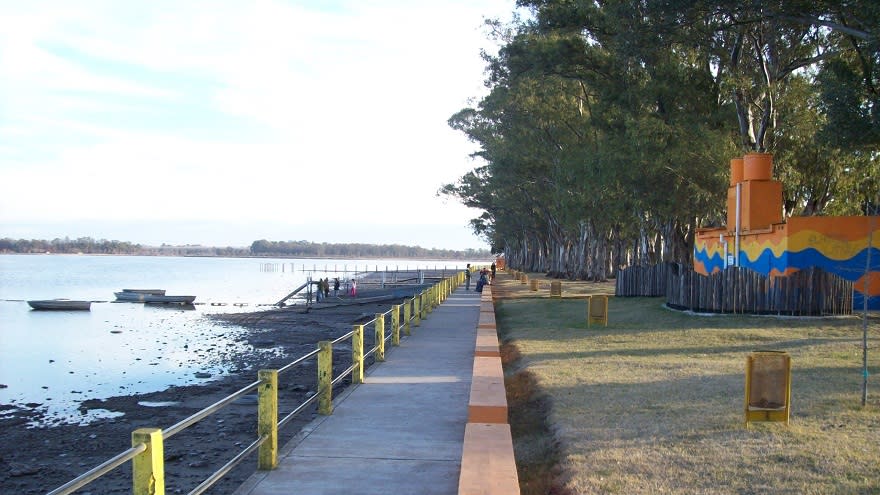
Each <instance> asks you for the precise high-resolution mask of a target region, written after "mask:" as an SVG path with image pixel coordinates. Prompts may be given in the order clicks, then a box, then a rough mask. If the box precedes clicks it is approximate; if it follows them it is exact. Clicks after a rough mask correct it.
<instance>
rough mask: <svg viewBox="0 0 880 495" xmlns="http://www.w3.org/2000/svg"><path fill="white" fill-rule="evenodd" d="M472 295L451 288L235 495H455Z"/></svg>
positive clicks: (476, 309)
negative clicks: (330, 410) (409, 332)
mask: <svg viewBox="0 0 880 495" xmlns="http://www.w3.org/2000/svg"><path fill="white" fill-rule="evenodd" d="M479 296H480V294H478V293H475V292H473V290H472V291H470V292H468V291H465V290H464V288H463V287H460V288H458V289H457V290H456V291H455V292H454V293H453V294H452V295H451V296H450V297H449V298H448V299H447V300H446V301H445V302H444V303H443V304H441V305H440V306H439V307H437V308H435V309H434V311H433V312H432V313H431V314H429V315H428V317H427V319H424V320H422V324H421V326H419V327H415V326H413V327H412V335H411V336H410V337H407V338H405V339H403V338H402V339H401V343H400V346H399V347H391V346H390V344H389V345H386V348H385V349H386V352H385V357H386V361H385V362H384V363H376V364H374V365H373V366H371V367H370V368H369V369H368V370H367V374H366V377H365V378H366V379H365V383H364V384H362V385H356V386H351V387H349V388H348V389H346V391H345V392H344V393H342V394H340V395H339V397H337V398H334V401H333V407H334V410H333V414H332V415H330V416H321V417H318V418H317V419H315V420H314V421H313V422H312V423H310V424H309V425H307V426H306V427H305V428H304V429H303V430H302V431H301V432H300V434H299V435H297V437H296V438H294V439H293V440H292V441H291V442H290V443H288V444H287V445H285V446H284V448H282V449H281V451H280V454H279V465H278V468H277V469H275V470H273V471H261V472H258V473H256V474H255V475H254V476H252V477H251V478H250V479H248V480H247V481H246V482H245V483H244V484H243V485H242V486H241V487H240V488H239V489H238V490H237V491H236V492H235V494H236V495H281V494H284V495H288V494H293V493H303V494H309V495H323V494H349V493H359V494H377V495H378V494H382V495H385V494H388V493H418V494H422V495H434V494H437V495H440V494H443V495H450V494H456V493H457V492H458V478H459V473H460V466H461V454H462V444H463V441H464V430H465V425H466V424H467V421H468V397H469V392H470V383H471V375H472V373H473V362H474V342H475V338H476V328H477V322H478V320H479V315H480V297H479Z"/></svg>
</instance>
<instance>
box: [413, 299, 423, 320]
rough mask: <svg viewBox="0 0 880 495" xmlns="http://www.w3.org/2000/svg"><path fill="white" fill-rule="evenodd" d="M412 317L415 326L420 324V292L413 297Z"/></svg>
mask: <svg viewBox="0 0 880 495" xmlns="http://www.w3.org/2000/svg"><path fill="white" fill-rule="evenodd" d="M413 318H414V319H415V324H416V326H419V325H421V324H422V294H421V293H419V294H417V295H416V296H415V297H413Z"/></svg>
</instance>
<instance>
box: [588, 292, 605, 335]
mask: <svg viewBox="0 0 880 495" xmlns="http://www.w3.org/2000/svg"><path fill="white" fill-rule="evenodd" d="M593 323H601V324H602V325H605V326H608V296H606V295H602V294H594V295H591V296H587V326H588V327H589V326H590V325H592V324H593Z"/></svg>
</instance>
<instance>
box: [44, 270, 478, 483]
mask: <svg viewBox="0 0 880 495" xmlns="http://www.w3.org/2000/svg"><path fill="white" fill-rule="evenodd" d="M464 280H465V277H464V272H463V271H461V272H457V273H454V274H453V275H451V276H449V277H446V278H443V279H441V280H440V281H439V282H437V283H436V284H434V285H432V286H430V287H428V288H427V289H425V290H424V291H422V292H420V293H419V294H416V295H415V296H413V297H412V298H408V299H404V302H403V303H402V304H396V305H392V306H391V309H389V310H388V311H386V312H384V313H378V314H376V317H375V318H373V319H372V320H370V321H367V322H365V323H363V324H359V325H354V326H353V328H352V330H351V331H350V332H348V333H346V334H345V335H342V336H340V337H338V338H336V339H334V340H328V341H321V342H318V344H317V348H316V349H314V350H312V351H311V352H309V353H307V354H305V355H303V356H300V357H299V358H297V359H295V360H294V361H292V362H290V363H288V364H286V365H284V366H283V367H281V368H279V369H277V370H272V369H268V370H260V371H259V372H258V373H257V380H256V381H255V382H253V383H251V384H249V385H247V386H245V387H243V388H241V389H239V390H238V391H236V392H234V393H232V394H230V395H228V396H226V397H224V398H223V399H221V400H219V401H217V402H215V403H214V404H212V405H210V406H208V407H206V408H204V409H202V410H201V411H199V412H197V413H195V414H193V415H191V416H189V417H188V418H186V419H184V420H182V421H180V422H178V423H176V424H174V425H172V426H170V427H169V428H166V429H164V430H162V429H161V428H138V429H137V430H135V431H133V432H132V436H131V439H132V440H131V442H132V446H131V448H129V449H128V450H125V451H124V452H121V453H119V454H117V455H115V456H113V457H112V458H110V459H108V460H107V461H105V462H104V463H102V464H100V465H98V466H96V467H94V468H93V469H91V470H89V471H87V472H85V473H83V474H82V475H80V476H78V477H76V478H75V479H73V480H71V481H69V482H67V483H65V484H64V485H62V486H60V487H58V488H56V489H54V490H52V491H51V492H49V493H48V495H67V494H70V493H73V492H75V491H77V490H79V489H80V488H82V487H84V486H86V485H88V484H90V483H92V482H94V481H95V480H97V479H99V478H100V477H102V476H104V475H105V474H107V473H109V472H111V471H113V470H114V469H116V468H118V467H120V466H122V465H123V464H125V463H127V462H128V461H131V464H132V474H133V476H132V493H133V494H135V495H146V494H156V493H165V466H164V458H165V456H164V443H165V442H166V441H167V440H169V439H170V438H172V437H173V436H174V435H176V434H178V433H180V432H182V431H183V430H185V429H186V428H188V427H190V426H192V425H194V424H196V423H198V422H200V421H202V420H203V419H205V418H207V417H209V416H211V415H212V414H214V413H216V412H218V411H219V410H221V409H223V408H224V407H226V406H228V405H230V404H232V403H233V402H235V401H236V400H238V399H240V398H241V397H243V396H245V395H248V394H251V393H252V392H254V391H256V392H257V437H256V439H254V440H253V442H251V443H250V444H249V445H247V446H246V447H244V449H243V450H242V451H240V452H239V453H238V454H236V455H235V456H234V457H232V459H230V460H229V461H228V462H227V463H226V464H224V465H223V466H222V467H220V468H219V469H218V470H217V471H215V472H214V473H213V474H212V475H211V476H209V477H208V478H207V479H205V480H204V481H203V482H202V483H201V484H199V485H198V486H197V487H195V488H194V489H193V490H192V491H190V492H189V493H190V495H195V494H200V493H204V492H205V491H206V490H208V489H209V488H211V487H212V486H213V485H214V484H216V483H217V482H218V481H220V480H221V479H222V478H223V477H224V476H225V475H226V474H228V473H229V472H230V471H231V470H232V469H234V468H235V467H236V466H238V465H239V464H240V463H241V462H242V461H244V460H245V459H246V458H248V457H249V456H250V455H251V454H253V453H255V452H256V453H257V469H259V470H270V469H275V467H276V466H277V465H278V443H279V442H278V430H279V429H280V428H282V427H284V426H285V425H287V424H288V423H289V422H290V421H291V420H293V419H294V418H296V417H297V416H298V415H299V414H300V413H302V412H303V411H304V410H305V409H306V408H307V407H309V406H310V405H312V404H314V403H316V402H317V409H318V413H319V414H325V415H327V414H332V413H333V395H332V394H333V386H334V385H336V384H338V383H339V382H341V381H343V380H344V379H345V378H346V377H350V378H351V383H353V384H354V383H363V381H364V360H365V359H366V358H367V357H370V356H373V358H374V359H375V360H376V361H384V360H385V344H386V343H387V342H388V341H390V342H391V345H392V346H396V345H399V343H400V332H401V330H402V331H403V332H404V335H407V336H408V335H410V334H411V331H412V327H413V326H416V327H418V326H419V325H420V324H421V321H422V320H423V319H425V318H427V316H428V315H429V314H430V313H431V312H432V311H433V310H434V308H436V307H437V306H439V305H440V304H441V303H442V302H443V301H445V300H446V299H447V298H448V297H449V295H450V294H451V293H452V291H454V290H455V289H456V288H457V287H458V286H459V285H461V284H462V283H463V282H464ZM386 318H388V319H390V325H389V326H390V328H391V333H390V334H386V331H385V328H386V323H385V322H386ZM369 326H372V328H373V331H374V336H375V339H374V345H373V347H372V348H370V349H368V350H364V331H365V329H366V328H367V327H369ZM349 339H351V349H352V355H351V359H352V363H351V366H349V367H348V368H347V369H345V370H344V371H342V372H341V373H339V374H338V375H337V376H335V377H334V376H333V346H334V345H335V344H338V343H340V342H343V341H346V340H349ZM311 359H317V369H318V373H317V380H318V382H317V383H318V385H317V393H315V394H314V395H312V396H311V397H309V398H308V399H306V400H305V401H304V402H302V403H301V404H300V405H299V406H297V407H296V408H294V409H293V410H292V411H291V412H290V413H288V414H287V415H286V416H285V417H284V418H282V419H281V420H280V421H279V420H278V390H279V387H278V381H279V377H280V376H281V375H283V374H284V373H285V372H287V371H290V370H291V369H293V368H294V367H296V366H299V365H302V364H303V363H304V362H306V361H309V360H311Z"/></svg>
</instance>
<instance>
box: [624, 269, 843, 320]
mask: <svg viewBox="0 0 880 495" xmlns="http://www.w3.org/2000/svg"><path fill="white" fill-rule="evenodd" d="M615 295H616V296H618V297H658V296H664V295H665V296H666V304H667V305H668V306H670V307H673V308H677V309H687V310H692V311H699V312H706V313H742V314H780V315H800V316H821V315H848V314H852V305H853V288H852V282H850V281H848V280H845V279H843V278H841V277H840V276H838V275H835V274H833V273H828V272H826V271H824V270H822V269H821V268H808V269H804V270H800V271H797V272H795V273H793V274H791V275H788V276H786V277H767V276H765V275H761V274H760V273H758V272H755V271H753V270H750V269H748V268H737V267H728V268H726V269H725V270H722V271H720V272H715V273H713V274H711V275H709V276H706V275H701V274H699V273H696V272H694V271H693V268H691V267H688V266H684V265H681V264H678V263H662V264H658V265H653V266H633V267H629V268H626V269H624V270H620V272H618V275H617V279H616V281H615Z"/></svg>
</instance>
